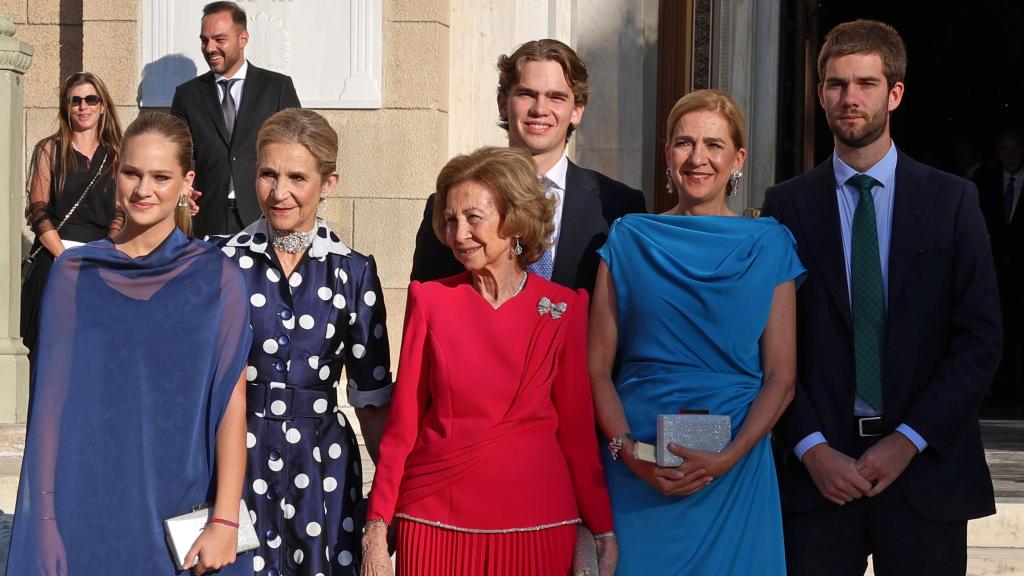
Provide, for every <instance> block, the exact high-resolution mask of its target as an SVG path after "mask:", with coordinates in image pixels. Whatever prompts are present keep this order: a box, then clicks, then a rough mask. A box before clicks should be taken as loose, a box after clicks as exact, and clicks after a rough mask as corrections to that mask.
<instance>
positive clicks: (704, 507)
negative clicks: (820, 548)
mask: <svg viewBox="0 0 1024 576" xmlns="http://www.w3.org/2000/svg"><path fill="white" fill-rule="evenodd" d="M743 133H744V121H743V116H742V113H741V112H740V111H739V108H738V106H737V105H736V103H735V102H734V101H733V100H732V98H730V97H729V96H728V95H727V94H725V93H722V92H717V91H712V90H701V91H697V92H693V93H691V94H688V95H687V96H684V97H683V98H682V99H680V100H679V101H678V102H676V104H675V106H674V107H673V108H672V111H671V113H670V114H669V118H668V123H667V139H666V145H665V157H666V159H667V164H668V171H667V177H668V186H669V187H670V188H672V189H674V190H675V191H676V192H677V193H678V199H679V200H678V204H677V205H676V206H675V207H674V208H673V209H672V210H670V211H668V212H666V213H665V214H660V215H630V216H626V217H623V218H621V219H619V220H618V221H617V222H616V223H615V225H614V226H613V227H612V230H611V232H610V235H609V238H608V242H607V244H605V246H604V247H603V248H602V249H601V250H600V254H601V257H602V259H603V261H602V264H601V267H600V269H599V271H598V276H597V285H596V287H595V290H594V299H593V304H592V307H591V326H590V375H591V382H592V385H593V388H594V402H595V406H596V413H597V418H598V424H599V426H600V428H601V431H602V432H603V433H604V435H605V436H606V437H607V438H608V439H609V451H608V453H607V454H606V461H605V470H606V474H607V475H608V488H609V491H610V493H611V499H612V512H613V514H614V519H615V528H616V530H615V531H616V534H617V535H618V538H619V553H620V558H619V564H618V566H619V568H618V571H617V573H616V574H618V576H632V575H643V576H649V575H651V574H658V575H666V576H667V575H674V574H715V575H732V574H735V575H741V574H742V575H747V574H759V575H772V574H785V568H786V565H785V558H784V548H783V541H782V518H781V511H780V508H779V494H778V487H777V484H776V477H775V468H774V464H773V462H772V455H771V447H770V441H769V439H768V432H769V430H770V429H771V427H772V426H773V425H774V424H775V421H776V420H777V419H778V418H779V416H780V415H781V414H782V412H783V410H785V408H786V406H787V405H788V404H789V402H790V400H792V398H793V386H794V382H795V378H796V306H795V304H796V283H797V282H798V281H799V279H800V278H801V277H802V275H803V273H804V269H803V267H802V266H801V265H800V261H799V259H798V258H797V255H796V251H795V249H794V242H793V238H792V236H791V235H790V234H789V231H788V230H786V229H785V228H784V227H783V226H781V225H780V224H779V223H778V222H776V221H775V220H774V219H771V218H764V219H748V218H739V217H736V215H735V214H734V213H733V212H732V211H731V210H730V209H729V207H728V204H727V202H726V196H727V195H728V194H729V193H731V192H734V191H735V189H736V187H737V185H738V181H739V171H740V170H741V169H742V167H743V161H744V158H745V156H746V150H745V149H744V148H743V136H744V134H743ZM616 366H617V373H615V372H614V371H613V367H616ZM681 409H690V410H696V409H706V410H709V411H710V413H711V414H724V415H728V416H729V417H730V419H731V422H732V440H731V442H730V443H729V444H728V446H727V447H726V448H725V449H723V450H722V451H721V452H719V453H715V452H705V451H699V450H690V449H686V448H683V447H679V446H674V445H673V446H671V447H670V448H671V449H672V451H674V452H675V453H676V454H678V455H679V456H682V457H683V458H684V462H683V464H682V465H681V466H679V467H677V468H662V467H658V466H656V465H654V464H649V463H647V462H643V461H640V460H637V459H636V457H635V455H634V452H633V450H634V448H635V443H636V442H637V441H640V442H648V443H651V444H653V443H654V441H655V435H656V426H657V417H658V415H659V414H676V413H679V411H680V410H681ZM616 460H617V461H616Z"/></svg>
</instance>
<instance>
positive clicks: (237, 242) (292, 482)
mask: <svg viewBox="0 0 1024 576" xmlns="http://www.w3.org/2000/svg"><path fill="white" fill-rule="evenodd" d="M257 151H258V155H259V160H258V164H257V178H256V191H257V196H258V197H259V201H260V206H261V208H262V209H263V214H264V216H265V217H264V218H261V219H260V220H258V221H256V222H254V223H253V224H252V225H250V226H249V227H247V228H246V229H245V230H243V231H242V232H239V233H238V234H236V235H235V236H232V237H224V238H218V239H214V241H215V242H217V243H218V244H219V245H220V246H221V249H222V250H223V251H224V253H225V254H227V255H228V256H229V257H231V258H232V259H234V260H235V261H236V262H238V265H239V266H240V267H241V268H242V271H243V273H244V275H245V280H246V285H247V287H248V289H249V294H250V297H249V304H250V312H251V315H252V328H253V345H252V349H251V351H250V353H249V365H248V367H247V368H246V380H247V381H248V386H247V390H248V395H247V399H248V413H249V417H248V423H249V433H248V437H247V438H248V448H249V452H248V468H247V473H246V494H245V497H246V502H247V503H248V504H249V509H250V510H251V511H252V514H253V515H254V517H255V518H254V520H255V524H256V530H257V533H258V534H259V536H260V541H261V542H260V548H259V550H257V551H256V555H255V556H254V558H253V568H254V572H255V573H256V574H257V575H267V576H281V575H300V576H305V575H308V576H337V575H339V574H340V575H353V574H357V573H358V571H359V570H358V563H359V557H358V556H359V535H360V532H361V530H362V519H361V518H357V515H356V505H357V504H358V503H359V502H360V501H361V500H362V472H361V470H360V458H359V447H358V445H357V444H356V437H355V434H354V433H353V431H352V428H351V426H350V424H349V422H348V421H347V419H346V418H345V415H344V414H342V413H341V412H340V411H339V409H338V406H337V400H336V398H337V392H338V388H339V387H340V382H341V370H342V367H344V368H345V372H346V376H347V379H348V401H349V403H350V404H352V405H353V406H355V407H356V414H357V415H358V417H359V421H360V424H361V427H362V431H363V435H364V437H365V439H366V444H367V447H368V448H369V451H370V454H371V456H373V457H376V451H377V445H378V443H379V438H380V430H381V429H382V428H383V420H384V419H385V417H386V410H385V409H384V408H383V407H385V406H387V405H388V404H389V403H390V401H391V388H392V386H391V373H390V361H389V351H388V337H387V328H386V324H385V308H384V300H383V298H382V294H381V288H380V280H379V279H378V278H377V272H376V267H375V264H374V261H373V258H372V257H369V256H364V255H362V254H359V253H357V252H353V251H352V250H351V249H349V248H348V247H347V246H345V244H343V243H342V242H341V240H339V239H338V236H337V235H335V233H334V232H332V231H331V229H330V228H329V227H328V226H327V224H326V223H325V222H324V221H323V220H320V219H318V218H317V217H316V212H317V206H318V204H319V203H320V202H321V201H322V200H323V198H324V197H325V196H326V194H328V193H329V192H330V191H331V190H332V189H333V188H334V186H335V185H336V184H337V182H338V173H337V172H336V169H335V159H336V158H337V154H338V136H337V134H336V133H335V132H334V130H333V129H331V127H330V125H328V123H327V121H326V120H324V118H323V117H321V116H320V115H318V114H316V113H315V112H311V111H308V110H300V109H287V110H283V111H281V112H278V113H277V114H275V115H274V116H272V117H270V118H269V119H268V120H267V121H266V122H265V123H264V124H263V127H262V128H261V129H260V132H259V135H258V137H257Z"/></svg>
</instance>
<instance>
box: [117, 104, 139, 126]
mask: <svg viewBox="0 0 1024 576" xmlns="http://www.w3.org/2000/svg"><path fill="white" fill-rule="evenodd" d="M115 108H116V109H117V121H118V122H120V123H121V130H122V131H124V130H126V129H127V128H128V125H129V124H131V123H132V122H133V121H134V120H135V119H136V118H138V117H139V107H138V106H136V105H134V104H129V105H127V106H116V107H115Z"/></svg>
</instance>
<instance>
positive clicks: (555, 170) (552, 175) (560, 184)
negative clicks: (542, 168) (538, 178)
mask: <svg viewBox="0 0 1024 576" xmlns="http://www.w3.org/2000/svg"><path fill="white" fill-rule="evenodd" d="M568 170H569V157H568V156H566V155H565V154H562V158H561V159H560V160H559V161H558V162H555V165H554V166H552V167H551V169H550V170H548V171H547V172H545V173H544V178H546V179H547V180H548V182H550V183H551V184H552V185H553V186H556V187H557V188H558V189H559V190H565V174H566V172H567V171H568Z"/></svg>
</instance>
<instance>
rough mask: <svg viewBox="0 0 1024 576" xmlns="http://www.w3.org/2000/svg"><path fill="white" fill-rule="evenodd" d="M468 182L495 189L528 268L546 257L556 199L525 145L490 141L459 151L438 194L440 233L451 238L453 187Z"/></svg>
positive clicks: (504, 227)
mask: <svg viewBox="0 0 1024 576" xmlns="http://www.w3.org/2000/svg"><path fill="white" fill-rule="evenodd" d="M463 182H476V183H478V184H480V185H481V186H483V187H485V188H487V189H488V190H490V192H491V194H493V195H494V204H495V206H496V207H497V208H498V214H499V215H500V217H501V224H500V225H499V228H498V230H499V232H500V234H501V235H502V236H504V237H506V238H508V237H511V236H515V237H517V238H519V244H520V246H522V247H523V253H522V254H520V255H519V256H518V257H517V258H516V259H517V260H518V264H519V266H520V268H524V269H525V268H526V267H527V266H528V265H530V264H533V263H534V262H536V261H537V260H538V259H540V256H541V254H543V253H544V250H546V249H547V247H548V245H549V244H550V242H549V241H548V238H549V237H550V236H551V234H552V233H553V232H554V229H555V225H554V223H553V222H552V220H553V218H554V216H555V200H554V199H552V198H548V197H547V195H546V194H545V191H544V189H543V188H542V187H541V185H540V180H539V179H538V178H537V166H536V165H535V164H534V163H533V160H532V159H531V158H530V155H529V153H528V152H526V151H525V150H522V149H520V148H497V147H493V146H485V147H483V148H479V149H477V150H476V151H474V152H473V153H471V154H463V155H460V156H456V157H454V158H452V159H451V160H449V161H448V163H447V164H445V166H444V168H442V169H441V173H440V174H438V175H437V188H436V191H437V194H436V195H435V196H434V220H433V225H434V234H436V235H437V237H438V239H439V240H441V242H442V243H446V237H445V236H446V234H445V231H446V223H445V217H444V211H445V208H446V207H447V205H448V192H449V191H451V189H452V188H454V187H455V186H458V185H459V184H462V183H463Z"/></svg>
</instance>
